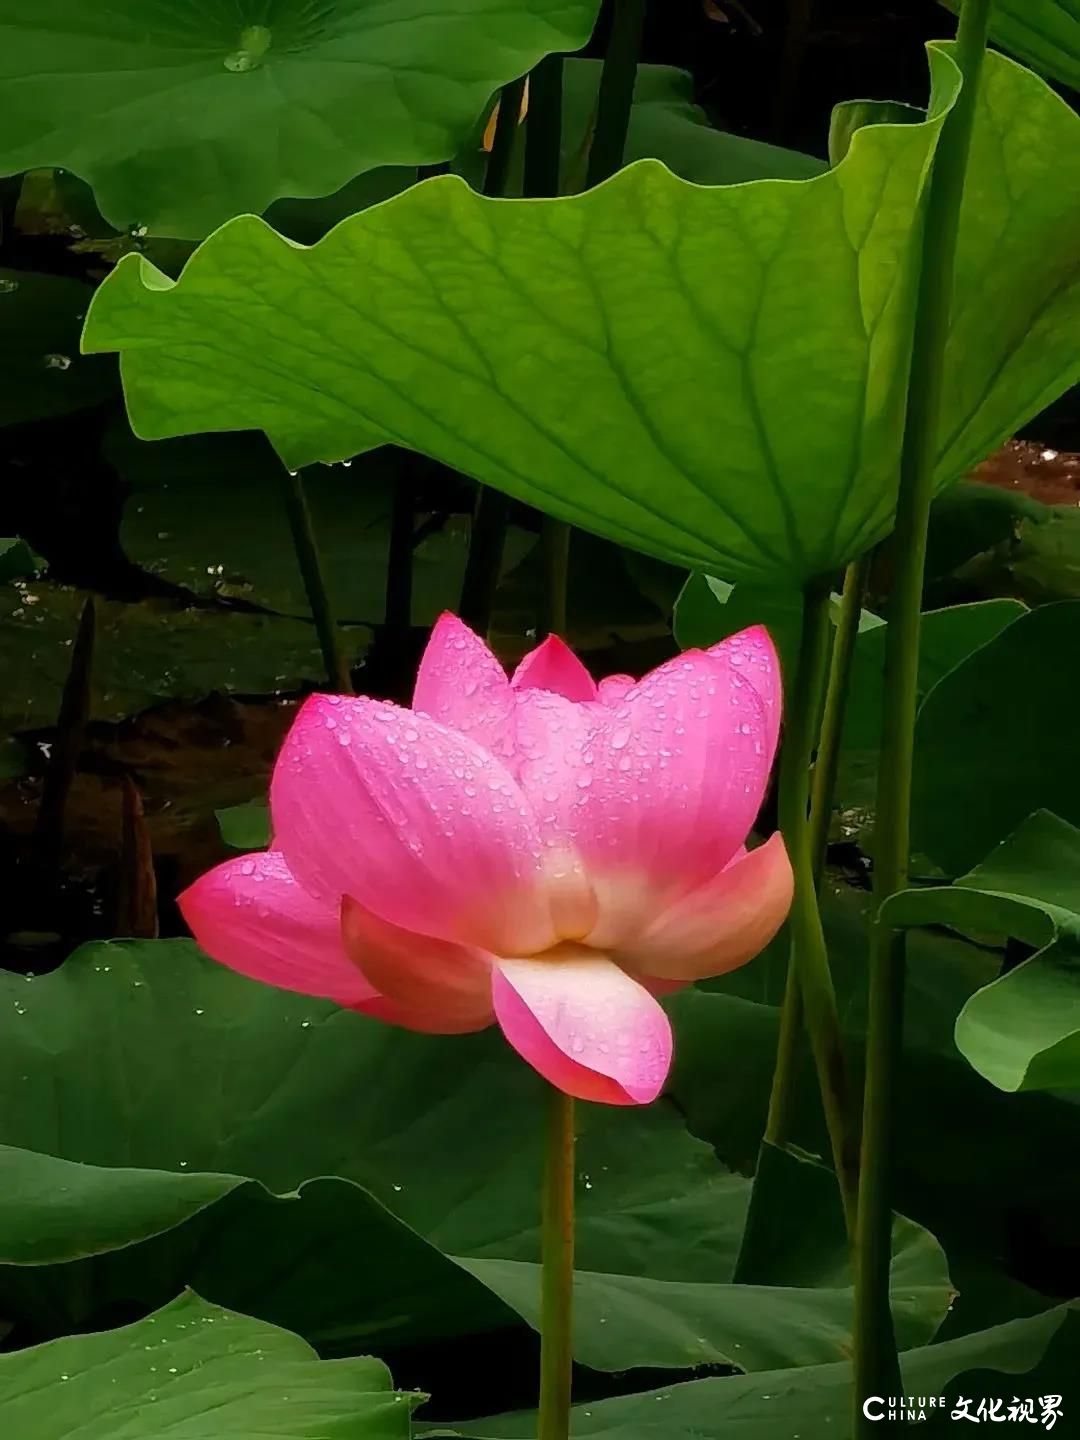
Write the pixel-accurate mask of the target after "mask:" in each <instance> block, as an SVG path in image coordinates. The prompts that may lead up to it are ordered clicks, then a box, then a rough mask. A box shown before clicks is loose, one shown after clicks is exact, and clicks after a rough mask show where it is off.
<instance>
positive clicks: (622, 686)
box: [596, 675, 637, 705]
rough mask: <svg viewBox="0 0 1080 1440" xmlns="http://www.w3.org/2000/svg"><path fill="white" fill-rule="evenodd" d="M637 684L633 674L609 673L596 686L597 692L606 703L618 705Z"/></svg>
mask: <svg viewBox="0 0 1080 1440" xmlns="http://www.w3.org/2000/svg"><path fill="white" fill-rule="evenodd" d="M636 684H637V681H636V680H635V679H634V677H633V676H632V675H607V676H605V677H604V679H603V680H601V681H600V684H599V685H598V686H597V687H596V688H597V694H598V695H599V697H600V699H601V700H602V701H603V703H604V704H605V705H617V704H618V703H619V701H620V700H625V699H626V697H627V695H629V693H630V691H631V690H632V689H633V688H634V686H635V685H636Z"/></svg>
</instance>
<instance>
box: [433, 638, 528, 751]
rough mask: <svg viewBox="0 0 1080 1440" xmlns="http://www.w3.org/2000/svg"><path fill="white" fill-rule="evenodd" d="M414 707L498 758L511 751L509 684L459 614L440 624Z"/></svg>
mask: <svg viewBox="0 0 1080 1440" xmlns="http://www.w3.org/2000/svg"><path fill="white" fill-rule="evenodd" d="M412 708H413V709H414V710H422V711H423V712H424V714H426V715H430V716H431V718H432V719H433V720H438V721H439V722H440V723H441V724H443V725H448V726H449V727H450V729H452V730H459V731H461V733H462V734H463V735H471V736H472V738H473V739H474V740H478V741H479V742H480V744H481V745H483V746H484V748H485V749H487V750H490V751H491V752H492V754H493V755H502V756H508V755H509V754H510V753H511V749H512V744H513V733H514V727H513V721H514V697H513V694H512V693H511V690H510V682H509V680H507V678H506V673H505V671H504V670H503V668H502V666H501V665H500V664H499V662H498V660H496V658H495V656H494V655H493V654H492V653H491V651H490V650H489V649H488V647H487V646H486V645H485V644H484V642H483V640H481V639H480V637H479V635H475V634H474V633H473V632H472V631H471V630H470V629H469V627H468V626H467V625H466V624H464V623H463V622H462V621H461V620H459V619H458V618H457V616H456V615H450V614H449V613H446V614H443V615H440V616H439V618H438V620H437V621H436V622H435V626H434V628H433V629H432V632H431V638H430V640H429V641H428V643H427V648H426V649H425V650H424V654H423V657H422V658H421V660H420V668H419V670H418V671H417V673H416V688H415V690H414V691H413V704H412Z"/></svg>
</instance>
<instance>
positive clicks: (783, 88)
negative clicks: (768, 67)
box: [772, 0, 814, 144]
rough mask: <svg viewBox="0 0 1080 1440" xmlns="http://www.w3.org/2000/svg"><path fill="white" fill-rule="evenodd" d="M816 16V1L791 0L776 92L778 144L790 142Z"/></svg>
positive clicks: (774, 129)
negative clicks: (812, 20) (813, 21)
mask: <svg viewBox="0 0 1080 1440" xmlns="http://www.w3.org/2000/svg"><path fill="white" fill-rule="evenodd" d="M813 12H814V0H788V5H787V17H786V19H785V22H784V45H783V49H782V50H781V53H780V64H779V66H778V67H777V75H776V84H775V88H774V90H773V97H774V98H773V113H772V135H773V139H774V140H775V141H776V142H777V143H778V144H783V142H784V141H785V140H786V139H787V138H788V131H789V129H790V127H791V117H792V114H793V113H794V110H795V102H796V100H797V99H798V95H799V80H800V78H801V76H802V68H803V60H804V58H805V55H806V40H807V36H808V35H809V33H810V21H811V19H812V18H813Z"/></svg>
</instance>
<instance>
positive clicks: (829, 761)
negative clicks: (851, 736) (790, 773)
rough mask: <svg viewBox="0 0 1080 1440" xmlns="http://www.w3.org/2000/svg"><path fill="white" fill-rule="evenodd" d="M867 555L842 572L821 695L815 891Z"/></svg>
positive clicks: (813, 809)
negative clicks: (825, 682)
mask: <svg viewBox="0 0 1080 1440" xmlns="http://www.w3.org/2000/svg"><path fill="white" fill-rule="evenodd" d="M870 555H871V552H870V551H869V550H868V551H867V552H866V554H865V555H860V556H859V558H858V560H853V561H852V562H851V564H850V565H849V566H848V567H847V570H846V571H845V572H844V593H843V596H842V598H841V601H840V621H839V624H838V625H837V627H836V636H835V638H834V640H833V648H832V660H831V661H830V662H829V684H828V687H827V689H826V691H825V709H824V710H823V711H822V715H821V736H820V738H819V740H818V749H817V759H816V760H815V761H814V778H813V783H812V785H811V788H810V844H811V849H812V850H813V854H814V880H815V883H816V884H817V885H818V887H819V888H820V886H821V876H822V874H823V872H824V870H825V852H826V850H827V849H828V845H829V825H830V823H831V821H832V807H833V795H834V794H835V793H836V772H837V770H838V769H839V766H840V741H841V738H842V736H843V733H844V711H845V709H846V708H847V695H848V685H849V684H850V682H851V667H852V665H853V664H854V661H855V644H856V641H857V640H858V638H859V620H860V618H861V616H862V601H863V592H864V591H865V589H866V576H867V573H868V572H869V569H870Z"/></svg>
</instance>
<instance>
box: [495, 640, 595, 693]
mask: <svg viewBox="0 0 1080 1440" xmlns="http://www.w3.org/2000/svg"><path fill="white" fill-rule="evenodd" d="M510 684H511V685H512V686H513V688H514V689H515V690H550V691H551V692H552V693H553V694H555V695H565V697H566V698H567V700H595V699H596V681H595V680H594V679H593V678H592V676H591V675H590V674H589V672H588V670H586V668H585V666H584V665H583V664H582V663H581V661H580V660H579V659H578V657H577V656H576V655H575V654H574V652H573V651H572V650H571V649H570V646H569V645H567V644H566V642H565V641H564V640H560V638H559V637H558V635H549V636H548V637H547V639H546V640H545V641H544V642H543V644H541V645H538V646H537V647H536V649H535V650H530V651H529V653H528V655H526V656H525V658H524V660H522V662H521V664H520V665H519V666H518V667H517V669H516V670H515V671H514V675H513V679H512V680H511V681H510Z"/></svg>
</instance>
